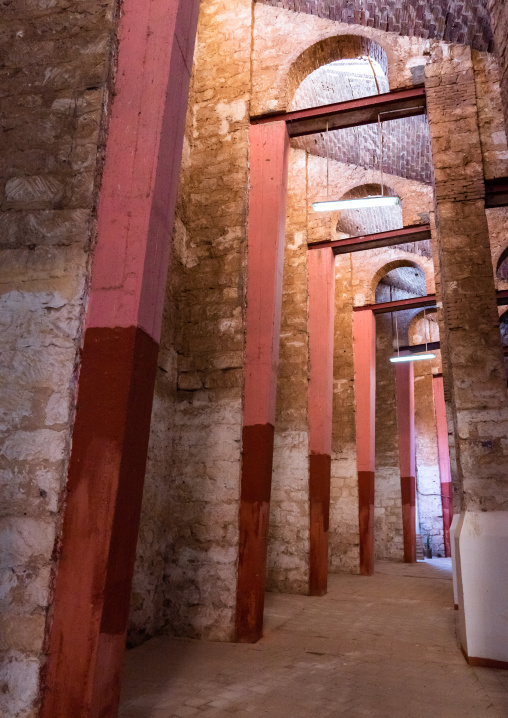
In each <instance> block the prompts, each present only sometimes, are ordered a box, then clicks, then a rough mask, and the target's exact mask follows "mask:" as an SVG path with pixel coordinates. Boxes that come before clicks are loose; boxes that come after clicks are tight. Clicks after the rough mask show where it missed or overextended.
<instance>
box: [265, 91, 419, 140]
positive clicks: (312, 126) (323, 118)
mask: <svg viewBox="0 0 508 718" xmlns="http://www.w3.org/2000/svg"><path fill="white" fill-rule="evenodd" d="M426 112H427V98H426V95H425V88H424V86H423V85H421V86H418V87H411V88H410V89H405V90H393V92H385V93H383V94H382V95H372V96H370V97H361V98H359V99H357V100H348V101H346V102H336V103H334V104H332V105H323V106H321V107H311V108H309V109H307V110H296V111H295V112H286V113H278V114H270V115H260V116H258V117H252V118H251V124H253V125H258V124H263V123H266V122H281V121H283V122H285V123H286V124H287V128H288V133H289V136H290V137H303V136H304V135H314V134H316V133H317V132H326V130H327V129H328V130H330V131H331V130H343V129H345V128H347V127H360V126H361V125H371V124H373V123H375V122H377V121H378V117H379V116H381V120H382V121H383V122H385V121H387V120H400V119H402V118H403V117H415V116H416V115H424V114H426Z"/></svg>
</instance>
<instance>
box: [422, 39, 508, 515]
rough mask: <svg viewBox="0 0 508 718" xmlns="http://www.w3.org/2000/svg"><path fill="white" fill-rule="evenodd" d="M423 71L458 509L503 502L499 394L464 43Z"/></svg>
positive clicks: (505, 409)
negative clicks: (460, 505) (458, 482)
mask: <svg viewBox="0 0 508 718" xmlns="http://www.w3.org/2000/svg"><path fill="white" fill-rule="evenodd" d="M426 72H427V82H426V85H427V102H428V116H429V125H430V132H431V140H432V147H433V158H434V167H435V202H436V228H437V246H438V251H439V265H440V294H441V297H442V300H443V307H444V317H443V318H444V329H445V337H444V339H445V341H446V343H447V346H448V348H449V356H448V358H447V364H448V367H447V368H448V373H449V376H450V379H451V382H450V383H451V387H450V389H451V401H452V407H453V413H454V424H455V443H456V451H457V462H458V470H459V478H460V479H461V480H462V483H463V489H464V494H463V508H468V509H470V510H479V509H484V510H494V509H500V508H502V507H504V508H506V507H507V505H508V504H507V495H506V480H505V476H506V467H507V464H508V458H507V456H506V453H507V449H506V447H505V444H504V441H503V440H502V439H501V436H504V435H505V433H506V427H507V426H508V424H507V422H508V401H507V398H506V389H505V381H506V379H505V376H504V366H503V356H502V351H501V341H500V335H499V329H498V321H497V310H496V303H495V298H494V278H493V271H492V264H491V250H490V243H489V235H488V226H487V218H486V216H485V209H484V201H483V194H484V185H483V177H482V175H483V166H482V156H481V145H480V133H479V128H478V120H477V112H476V91H475V84H474V75H473V64H472V60H471V51H470V50H469V49H467V48H459V47H454V48H452V51H451V52H450V53H448V54H447V55H446V56H444V55H443V52H442V50H441V48H436V49H435V52H434V55H433V63H432V64H430V65H429V66H428V67H427V71H426ZM473 247H474V249H473ZM458 253H460V257H461V261H460V263H459V262H457V254H458ZM480 356H481V359H480ZM494 416H495V419H494V418H493V417H494ZM503 427H504V428H503ZM498 437H499V438H498Z"/></svg>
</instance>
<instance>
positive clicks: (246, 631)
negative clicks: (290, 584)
mask: <svg viewBox="0 0 508 718" xmlns="http://www.w3.org/2000/svg"><path fill="white" fill-rule="evenodd" d="M288 150H289V137H288V133H287V130H286V123H285V122H273V123H268V124H261V125H253V126H251V128H250V192H249V227H248V254H247V311H246V346H245V388H244V411H243V430H242V469H241V496H240V512H239V530H240V554H239V561H238V583H237V599H236V638H237V640H238V641H242V642H246V643H253V642H255V641H257V640H258V639H259V638H260V637H261V634H262V631H263V609H264V601H265V585H266V553H267V541H268V517H269V513H270V493H271V485H272V462H273V437H274V423H275V395H276V389H277V368H278V363H279V339H280V316H281V305H282V268H283V261H284V243H285V223H286V193H287V176H288Z"/></svg>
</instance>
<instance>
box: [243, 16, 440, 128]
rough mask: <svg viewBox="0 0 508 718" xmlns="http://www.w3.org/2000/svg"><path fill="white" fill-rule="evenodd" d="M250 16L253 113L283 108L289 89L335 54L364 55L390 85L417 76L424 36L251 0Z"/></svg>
mask: <svg viewBox="0 0 508 718" xmlns="http://www.w3.org/2000/svg"><path fill="white" fill-rule="evenodd" d="M254 16H255V26H254V38H253V40H254V47H253V58H252V60H253V66H252V67H253V78H252V104H251V113H252V114H253V115H260V114H263V113H266V112H274V111H275V110H284V109H286V108H288V107H289V105H290V103H291V100H292V97H293V93H294V91H295V90H296V88H297V87H298V86H299V84H300V83H301V82H302V80H303V79H304V78H305V77H306V76H307V75H308V74H310V72H313V71H314V70H316V69H317V68H318V67H321V66H322V65H323V64H328V63H330V62H333V61H334V60H340V59H341V58H350V57H358V56H361V55H370V56H371V57H373V58H374V59H375V60H377V61H378V62H379V63H380V65H381V67H382V69H383V71H384V72H385V74H387V75H388V82H389V85H390V89H392V90H393V89H395V88H398V87H409V86H411V85H415V84H421V83H422V82H423V79H424V74H423V67H424V65H425V63H426V62H427V59H428V52H429V47H430V43H429V41H428V40H422V39H420V38H401V37H399V36H397V35H395V34H387V33H385V32H383V31H381V30H376V29H375V28H371V27H362V26H361V25H348V24H346V23H340V22H335V21H333V20H330V19H324V18H321V17H317V16H316V15H309V14H305V13H294V12H289V11H288V10H282V9H280V8H274V7H271V6H269V5H263V4H260V3H256V4H255V6H254ZM288 28H291V30H290V31H288ZM352 37H353V39H351V38H352ZM358 37H360V38H366V39H367V41H368V44H367V45H366V46H365V45H363V44H362V45H359V44H358V42H359V41H358V39H357V38H358ZM363 42H365V40H362V43H363ZM385 55H386V62H385V60H384V56H385Z"/></svg>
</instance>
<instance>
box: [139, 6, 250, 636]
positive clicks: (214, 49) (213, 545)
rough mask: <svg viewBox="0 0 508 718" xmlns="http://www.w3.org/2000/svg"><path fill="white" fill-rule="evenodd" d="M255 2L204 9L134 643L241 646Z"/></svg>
mask: <svg viewBox="0 0 508 718" xmlns="http://www.w3.org/2000/svg"><path fill="white" fill-rule="evenodd" d="M251 22H252V12H251V2H250V0H235V1H234V2H230V1H228V2H226V0H204V2H202V6H201V12H200V18H199V26H198V37H197V46H196V53H195V58H194V70H193V79H192V88H191V96H190V102H189V110H188V120H187V132H186V137H187V140H186V145H185V149H184V161H183V169H182V173H181V177H180V190H179V200H178V213H177V215H178V216H177V219H176V224H175V232H174V242H173V255H172V269H171V275H170V277H171V278H170V282H169V287H168V297H167V302H166V315H165V330H164V333H163V341H162V345H161V353H160V356H159V375H158V382H157V387H156V401H155V405H154V413H153V417H152V419H153V421H152V434H151V441H150V450H149V465H148V471H147V483H146V488H145V495H144V505H143V519H142V527H141V533H140V540H139V543H138V559H137V567H136V575H135V583H134V592H133V598H132V614H131V641H132V642H137V641H138V640H140V639H142V638H144V637H146V636H147V635H153V633H154V632H155V631H156V630H164V631H167V632H169V633H172V634H175V635H186V636H192V637H200V638H210V639H213V640H230V639H231V638H232V637H233V626H234V609H235V601H236V569H237V557H238V505H239V491H240V451H241V418H242V414H241V411H242V386H243V369H242V367H243V348H244V325H243V310H242V307H243V304H244V288H243V281H244V273H243V261H244V250H245V242H246V221H247V199H248V195H247V178H248V149H249V148H248V125H249V100H250V94H249V88H250V37H251Z"/></svg>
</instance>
